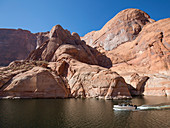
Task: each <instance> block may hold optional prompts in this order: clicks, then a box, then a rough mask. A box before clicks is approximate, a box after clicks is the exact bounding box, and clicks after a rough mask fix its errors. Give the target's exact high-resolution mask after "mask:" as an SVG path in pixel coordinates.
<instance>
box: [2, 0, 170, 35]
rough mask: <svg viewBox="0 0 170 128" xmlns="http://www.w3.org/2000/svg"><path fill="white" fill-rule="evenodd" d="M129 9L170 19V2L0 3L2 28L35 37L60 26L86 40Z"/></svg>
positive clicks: (28, 0)
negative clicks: (92, 32)
mask: <svg viewBox="0 0 170 128" xmlns="http://www.w3.org/2000/svg"><path fill="white" fill-rule="evenodd" d="M127 8H138V9H141V10H143V11H145V12H146V13H148V14H149V15H150V16H151V18H152V19H154V20H160V19H163V18H169V17H170V0H0V28H15V29H17V28H22V29H27V30H30V31H31V32H33V33H36V32H45V31H50V30H51V28H52V27H53V26H54V25H56V24H60V25H61V26H63V28H65V29H68V30H69V31H71V32H77V33H78V34H79V35H80V36H83V35H85V34H86V33H88V32H90V31H93V30H99V29H101V28H102V27H103V25H104V24H105V23H106V22H107V21H109V20H110V19H111V18H113V17H114V16H115V15H116V14H117V13H118V12H120V11H121V10H124V9H127Z"/></svg>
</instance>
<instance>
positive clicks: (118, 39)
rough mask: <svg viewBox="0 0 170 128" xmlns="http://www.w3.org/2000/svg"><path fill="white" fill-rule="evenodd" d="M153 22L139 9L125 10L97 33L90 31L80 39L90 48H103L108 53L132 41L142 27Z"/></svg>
mask: <svg viewBox="0 0 170 128" xmlns="http://www.w3.org/2000/svg"><path fill="white" fill-rule="evenodd" d="M152 22H154V20H152V19H150V16H149V15H148V14H146V13H145V12H143V11H141V10H139V9H126V10H123V11H121V12H120V13H118V14H117V15H116V16H115V17H114V18H112V19H111V20H110V21H109V22H107V23H106V24H105V25H104V27H103V28H102V29H101V30H99V31H92V32H90V33H88V34H86V35H85V36H84V37H83V38H82V39H83V40H85V41H86V42H87V44H88V45H90V46H92V47H103V48H104V50H106V51H110V50H113V49H114V48H116V47H117V46H119V45H120V44H122V43H125V42H128V41H132V40H134V39H135V38H136V37H137V36H138V34H139V32H140V31H141V30H142V28H143V26H144V25H146V24H149V23H152Z"/></svg>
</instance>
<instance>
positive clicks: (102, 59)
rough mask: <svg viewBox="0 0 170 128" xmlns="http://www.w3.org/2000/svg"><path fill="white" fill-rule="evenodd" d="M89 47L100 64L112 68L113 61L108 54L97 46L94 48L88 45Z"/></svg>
mask: <svg viewBox="0 0 170 128" xmlns="http://www.w3.org/2000/svg"><path fill="white" fill-rule="evenodd" d="M87 46H88V48H89V49H90V50H91V52H92V54H93V55H94V56H95V57H96V59H97V61H98V65H99V66H101V67H104V68H111V67H112V61H111V60H110V58H108V57H107V56H106V55H104V54H102V53H101V52H99V51H98V50H97V49H96V48H92V47H91V46H89V45H87Z"/></svg>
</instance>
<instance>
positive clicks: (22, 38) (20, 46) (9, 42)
mask: <svg viewBox="0 0 170 128" xmlns="http://www.w3.org/2000/svg"><path fill="white" fill-rule="evenodd" d="M47 39H48V32H41V33H36V34H33V33H31V32H30V31H28V30H22V29H0V66H3V65H8V64H9V63H10V62H12V61H14V60H23V59H26V58H27V57H28V55H29V54H30V53H31V51H32V50H34V49H35V48H36V47H38V46H39V45H40V44H42V42H44V41H46V40H47Z"/></svg>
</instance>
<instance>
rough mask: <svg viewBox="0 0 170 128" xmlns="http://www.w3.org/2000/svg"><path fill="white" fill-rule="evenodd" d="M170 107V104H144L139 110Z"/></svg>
mask: <svg viewBox="0 0 170 128" xmlns="http://www.w3.org/2000/svg"><path fill="white" fill-rule="evenodd" d="M168 108H169V109H170V105H161V106H157V105H142V106H138V107H137V110H154V109H158V110H159V109H168Z"/></svg>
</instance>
